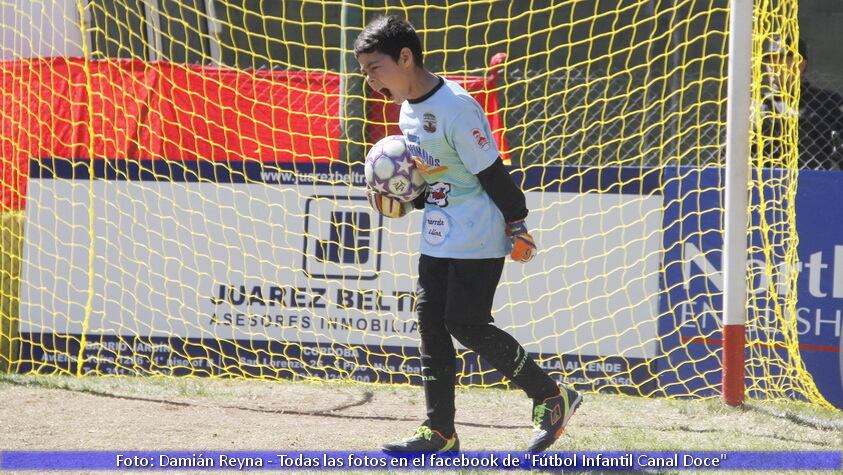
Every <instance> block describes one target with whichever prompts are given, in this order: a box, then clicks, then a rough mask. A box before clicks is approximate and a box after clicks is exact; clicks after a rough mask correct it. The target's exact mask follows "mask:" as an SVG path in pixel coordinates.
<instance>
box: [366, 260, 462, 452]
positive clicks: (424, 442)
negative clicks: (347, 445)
mask: <svg viewBox="0 0 843 475" xmlns="http://www.w3.org/2000/svg"><path fill="white" fill-rule="evenodd" d="M447 277H448V260H447V259H437V258H435V257H430V256H425V255H422V256H421V257H420V258H419V280H418V286H417V288H416V314H417V315H418V318H419V334H420V336H421V361H422V384H423V385H424V398H425V403H426V405H427V418H428V420H427V422H425V424H424V425H422V427H419V429H418V430H417V431H416V434H415V435H414V436H413V437H410V438H409V439H406V440H402V441H399V442H394V443H389V444H385V445H384V446H383V449H384V451H385V452H387V453H393V452H439V451H443V452H458V451H459V449H460V443H459V439H457V436H456V432H455V430H454V412H455V411H454V384H455V382H456V375H455V374H454V372H455V359H456V353H455V352H454V343H453V341H452V340H451V335H450V334H449V333H448V331H447V330H446V329H445V321H444V313H445V295H446V292H445V289H446V288H447Z"/></svg>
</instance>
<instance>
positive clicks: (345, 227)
mask: <svg viewBox="0 0 843 475" xmlns="http://www.w3.org/2000/svg"><path fill="white" fill-rule="evenodd" d="M371 229H372V225H371V215H370V214H369V213H361V212H357V211H334V212H333V213H331V221H330V232H329V237H328V239H326V240H321V239H320V240H319V242H318V244H317V246H316V259H318V260H319V262H335V263H337V264H365V263H366V262H369V254H370V252H369V251H370V250H371V248H370V247H369V243H370V234H371Z"/></svg>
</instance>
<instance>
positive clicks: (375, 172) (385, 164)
mask: <svg viewBox="0 0 843 475" xmlns="http://www.w3.org/2000/svg"><path fill="white" fill-rule="evenodd" d="M365 173H366V184H367V185H369V188H371V189H373V190H376V191H380V192H381V193H384V194H385V195H387V196H389V197H392V198H395V199H397V200H400V201H404V202H407V201H412V200H413V199H414V198H416V197H417V196H419V195H420V194H421V193H422V192H423V191H424V189H425V181H424V177H422V175H421V173H419V171H418V170H416V163H415V162H414V161H413V155H412V154H411V153H410V150H409V149H408V148H407V144H406V142H404V137H403V136H401V135H390V136H389V137H384V138H383V139H381V140H380V141H378V143H376V144H375V145H374V146H373V147H372V149H371V150H369V153H368V155H366V166H365Z"/></svg>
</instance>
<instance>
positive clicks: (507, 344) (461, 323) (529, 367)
mask: <svg viewBox="0 0 843 475" xmlns="http://www.w3.org/2000/svg"><path fill="white" fill-rule="evenodd" d="M503 264H504V258H497V259H455V260H453V261H451V265H450V266H449V269H448V297H447V300H446V305H445V322H446V323H445V325H446V327H447V328H448V331H449V332H450V333H451V334H452V335H453V336H454V337H455V338H456V339H457V340H458V341H459V342H460V343H462V344H463V345H465V346H466V347H468V348H470V349H471V350H473V351H474V352H475V353H477V354H478V355H480V357H481V358H483V359H484V360H486V361H487V362H488V363H489V364H491V365H492V366H493V367H494V368H495V369H497V370H498V371H499V372H500V373H501V374H503V375H504V376H506V377H507V378H509V379H510V380H511V381H512V382H514V383H515V384H516V385H518V387H520V388H521V389H523V390H524V392H526V393H527V395H528V396H530V397H531V398H532V399H533V400H535V401H542V400H544V399H546V398H548V397H552V396H556V395H558V394H559V386H557V384H556V382H555V381H554V380H553V379H552V378H551V377H550V376H548V375H547V373H545V372H544V371H543V370H542V369H541V368H540V367H539V365H538V364H536V362H535V361H534V360H533V359H532V358H530V357H529V355H527V352H526V351H525V350H524V348H523V347H522V346H521V345H520V344H519V343H518V341H517V340H515V338H513V337H512V335H510V334H509V333H507V332H505V331H503V330H501V329H500V328H498V327H496V326H494V325H492V324H491V322H492V321H493V319H492V303H493V300H494V298H495V290H496V289H497V286H498V283H499V281H500V278H501V273H502V272H503Z"/></svg>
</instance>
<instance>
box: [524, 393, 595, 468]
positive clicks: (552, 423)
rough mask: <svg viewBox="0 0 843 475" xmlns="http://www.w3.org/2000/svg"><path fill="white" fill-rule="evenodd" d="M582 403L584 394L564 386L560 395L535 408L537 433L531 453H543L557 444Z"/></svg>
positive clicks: (534, 436) (534, 424)
mask: <svg viewBox="0 0 843 475" xmlns="http://www.w3.org/2000/svg"><path fill="white" fill-rule="evenodd" d="M581 403H582V394H580V393H579V392H577V391H576V390H575V389H574V388H569V387H566V386H563V387H562V388H560V394H559V395H558V396H553V397H549V398H547V399H545V400H544V401H543V402H542V403H541V404H535V405H534V406H533V426H534V427H535V428H536V429H535V430H536V433H535V435H533V442H532V443H531V444H530V449H529V451H530V452H543V451H544V450H546V449H547V448H548V447H550V446H551V445H553V443H554V442H556V439H558V438H559V437H560V436H561V435H562V433H563V432H565V425H566V424H568V421H569V420H570V419H571V416H573V415H574V412H576V410H577V408H578V407H579V405H580V404H581Z"/></svg>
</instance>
